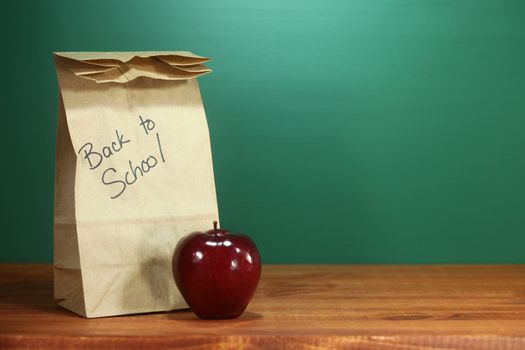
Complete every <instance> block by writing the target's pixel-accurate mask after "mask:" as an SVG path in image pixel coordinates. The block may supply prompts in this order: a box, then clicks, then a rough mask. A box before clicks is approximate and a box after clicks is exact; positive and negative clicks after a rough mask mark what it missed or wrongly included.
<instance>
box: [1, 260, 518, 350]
mask: <svg viewBox="0 0 525 350" xmlns="http://www.w3.org/2000/svg"><path fill="white" fill-rule="evenodd" d="M52 284H53V275H52V268H51V266H50V265H13V264H0V348H1V349H30V348H35V349H36V348H38V349H59V348H68V349H88V348H96V349H159V348H173V349H174V348H180V349H206V348H212V349H392V350H393V349H396V350H402V349H407V350H408V349H410V350H414V349H426V350H428V349H440V350H443V349H465V350H466V349H469V350H470V349H474V350H477V349H498V350H501V349H525V265H470V266H456V265H431V266H416V265H414V266H379V265H378V266H362V265H361V266H359V265H346V266H342V265H333V266H328V265H323V266H316V265H296V266H294V265H267V266H264V268H263V277H262V280H261V284H260V285H259V288H258V290H257V293H256V295H255V297H254V299H253V300H252V302H251V304H250V305H249V306H248V309H247V311H246V312H245V313H244V314H243V316H242V317H241V318H239V319H236V320H226V321H202V320H199V319H197V318H196V316H194V314H193V313H191V311H188V310H184V311H176V312H167V313H157V314H146V315H133V316H123V317H110V318H102V319H83V318H81V317H79V316H76V315H74V314H73V313H71V312H68V311H66V310H63V309H61V308H59V307H58V306H56V305H55V304H54V302H53V297H52Z"/></svg>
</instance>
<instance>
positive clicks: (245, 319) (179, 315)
mask: <svg viewBox="0 0 525 350" xmlns="http://www.w3.org/2000/svg"><path fill="white" fill-rule="evenodd" d="M263 317H264V316H263V315H262V314H260V313H257V312H252V311H245V312H243V314H242V315H241V316H239V317H238V318H227V319H201V318H199V317H198V316H197V315H195V314H194V313H193V311H191V309H184V310H176V311H172V312H169V313H168V318H169V319H170V320H172V321H184V322H196V323H201V324H204V323H206V324H210V325H211V324H215V323H220V324H222V325H224V323H231V324H238V323H249V322H253V321H257V320H260V319H262V318H263Z"/></svg>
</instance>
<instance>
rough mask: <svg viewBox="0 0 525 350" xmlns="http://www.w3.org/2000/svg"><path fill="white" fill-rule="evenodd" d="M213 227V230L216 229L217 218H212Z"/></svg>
mask: <svg viewBox="0 0 525 350" xmlns="http://www.w3.org/2000/svg"><path fill="white" fill-rule="evenodd" d="M213 229H214V230H216V229H217V220H213Z"/></svg>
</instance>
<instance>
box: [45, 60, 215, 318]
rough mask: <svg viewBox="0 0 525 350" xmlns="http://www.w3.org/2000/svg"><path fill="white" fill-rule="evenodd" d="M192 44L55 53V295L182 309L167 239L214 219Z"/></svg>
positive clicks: (81, 304)
mask: <svg viewBox="0 0 525 350" xmlns="http://www.w3.org/2000/svg"><path fill="white" fill-rule="evenodd" d="M207 60H208V59H207V58H204V57H200V56H196V55H194V54H192V53H190V52H58V53H55V54H54V61H55V66H56V71H57V77H58V83H59V97H58V124H57V143H56V164H55V166H56V169H55V205H54V297H55V300H56V302H57V303H58V304H59V305H61V306H63V307H64V308H66V309H69V310H72V311H74V312H76V313H78V314H80V315H82V316H85V317H100V316H111V315H121V314H132V313H142V312H153V311H166V310H172V309H177V308H184V307H186V304H185V303H184V300H183V298H182V297H181V295H180V293H179V292H178V290H177V287H176V285H175V283H174V281H173V277H172V272H171V258H172V254H173V249H174V247H175V245H176V243H177V241H178V240H179V239H180V238H181V237H182V236H184V235H186V234H188V233H191V232H193V231H203V230H207V229H209V228H210V227H211V225H212V222H213V220H217V219H218V210H217V201H216V195H215V184H214V177H213V165H212V158H211V147H210V139H209V132H208V126H207V122H206V115H205V113H204V108H203V104H202V100H201V96H200V91H199V86H198V84H197V79H195V78H196V77H198V76H200V75H203V74H206V73H208V72H210V71H211V70H210V69H209V68H207V67H206V66H204V65H202V63H203V62H205V61H207Z"/></svg>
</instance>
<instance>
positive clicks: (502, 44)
mask: <svg viewBox="0 0 525 350" xmlns="http://www.w3.org/2000/svg"><path fill="white" fill-rule="evenodd" d="M1 12H2V14H1V17H2V18H1V22H0V26H1V28H0V29H1V31H2V46H3V51H2V55H1V58H0V60H1V64H2V84H1V85H2V109H3V123H2V127H1V130H2V137H1V145H2V151H3V152H2V171H1V174H2V175H1V176H2V184H3V186H2V189H3V191H2V193H3V195H2V203H3V208H2V233H1V234H2V240H1V246H0V260H1V261H51V260H52V220H53V217H52V215H53V213H52V210H53V209H52V208H53V205H52V203H53V167H54V164H53V159H54V140H55V139H54V137H55V136H54V135H55V123H56V99H57V86H56V78H55V72H54V67H53V63H52V59H51V52H52V51H75V50H78V51H91V50H93V51H117V50H190V51H193V52H195V53H197V54H201V55H207V56H210V57H213V58H214V61H213V62H212V63H211V64H210V66H211V67H212V68H213V69H214V70H215V71H214V73H212V74H210V75H208V76H205V77H203V78H200V83H201V89H202V94H203V98H204V102H205V108H206V111H207V115H208V121H209V126H210V132H211V137H212V146H213V155H214V164H215V174H216V184H217V195H218V200H219V208H220V214H221V219H222V225H223V227H226V228H230V229H232V230H238V231H243V232H246V233H248V234H250V235H251V236H253V238H254V240H255V241H256V243H257V244H258V245H259V248H260V250H261V252H262V256H263V260H264V262H266V263H519V262H521V263H523V262H525V252H524V248H525V137H524V136H525V2H524V1H522V0H515V1H511V0H507V1H495V0H471V1H466V0H455V1H449V0H427V1H414V0H382V1H380V0H341V1H330V0H328V1H322V0H317V1H308V0H306V1H283V0H265V1H230V0H227V1H211V0H210V1H168V0H165V1H108V0H104V1H100V0H91V1H71V0H69V1H16V2H15V1H11V2H10V3H7V2H5V3H4V4H3V5H2V11H1Z"/></svg>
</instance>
